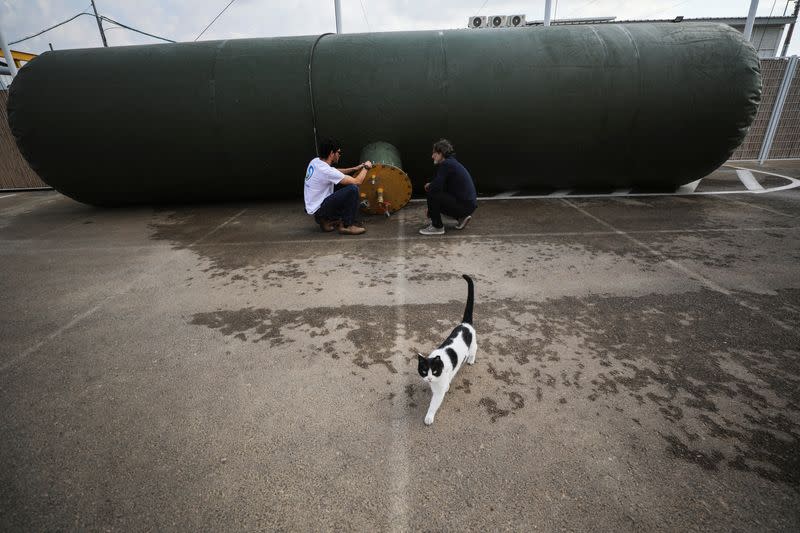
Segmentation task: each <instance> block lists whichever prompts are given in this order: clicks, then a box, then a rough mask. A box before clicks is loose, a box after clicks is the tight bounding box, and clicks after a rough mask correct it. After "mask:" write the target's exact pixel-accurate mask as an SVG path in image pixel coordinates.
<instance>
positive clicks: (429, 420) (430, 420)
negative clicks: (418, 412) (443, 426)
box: [425, 415, 433, 426]
mask: <svg viewBox="0 0 800 533" xmlns="http://www.w3.org/2000/svg"><path fill="white" fill-rule="evenodd" d="M431 424H433V415H425V425H426V426H430V425H431Z"/></svg>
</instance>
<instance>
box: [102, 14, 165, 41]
mask: <svg viewBox="0 0 800 533" xmlns="http://www.w3.org/2000/svg"><path fill="white" fill-rule="evenodd" d="M100 18H101V19H103V20H107V21H108V22H110V23H112V24H116V25H117V26H121V27H123V28H125V29H126V30H131V31H135V32H136V33H141V34H142V35H147V36H148V37H152V38H154V39H161V40H162V41H166V42H168V43H174V42H175V41H173V40H172V39H167V38H166V37H159V36H158V35H153V34H152V33H147V32H146V31H142V30H137V29H136V28H132V27H130V26H126V25H125V24H123V23H121V22H117V21H116V20H114V19H112V18H109V17H106V16H105V15H100Z"/></svg>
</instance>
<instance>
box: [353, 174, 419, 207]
mask: <svg viewBox="0 0 800 533" xmlns="http://www.w3.org/2000/svg"><path fill="white" fill-rule="evenodd" d="M358 189H359V192H360V194H361V212H363V213H368V214H370V215H383V214H389V213H394V212H395V211H398V210H399V209H402V208H403V207H404V206H405V205H406V204H407V203H408V202H409V201H410V200H411V179H409V177H408V174H406V173H405V172H403V171H402V170H400V169H399V168H397V167H395V166H392V165H387V164H381V163H378V164H376V165H373V167H372V168H371V169H369V170H367V177H366V179H365V180H364V183H362V184H361V185H359V186H358Z"/></svg>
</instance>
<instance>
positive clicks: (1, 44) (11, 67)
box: [0, 29, 17, 78]
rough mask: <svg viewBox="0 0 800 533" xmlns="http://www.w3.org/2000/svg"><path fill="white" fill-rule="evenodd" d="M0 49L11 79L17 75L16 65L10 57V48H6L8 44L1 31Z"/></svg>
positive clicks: (0, 30)
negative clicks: (0, 48)
mask: <svg viewBox="0 0 800 533" xmlns="http://www.w3.org/2000/svg"><path fill="white" fill-rule="evenodd" d="M0 47H2V48H3V57H4V58H6V63H8V70H9V71H11V77H12V78H13V77H14V76H16V75H17V64H16V63H14V58H13V57H12V56H11V48H9V47H8V43H7V42H6V37H5V35H4V34H3V30H2V29H0Z"/></svg>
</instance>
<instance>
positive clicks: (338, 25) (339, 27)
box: [333, 0, 342, 33]
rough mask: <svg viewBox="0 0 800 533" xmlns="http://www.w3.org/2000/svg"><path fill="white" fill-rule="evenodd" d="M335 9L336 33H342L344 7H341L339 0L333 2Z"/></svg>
mask: <svg viewBox="0 0 800 533" xmlns="http://www.w3.org/2000/svg"><path fill="white" fill-rule="evenodd" d="M333 6H334V9H336V33H342V14H341V11H342V6H340V5H339V0H333Z"/></svg>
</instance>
